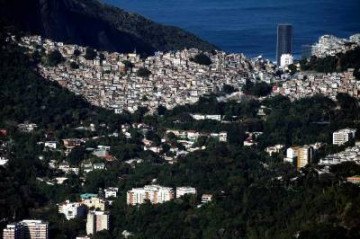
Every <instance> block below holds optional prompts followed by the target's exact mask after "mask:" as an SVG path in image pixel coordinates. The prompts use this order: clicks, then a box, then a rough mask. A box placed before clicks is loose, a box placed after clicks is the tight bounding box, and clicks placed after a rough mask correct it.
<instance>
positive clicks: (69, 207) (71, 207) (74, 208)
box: [59, 201, 86, 220]
mask: <svg viewBox="0 0 360 239" xmlns="http://www.w3.org/2000/svg"><path fill="white" fill-rule="evenodd" d="M59 213H62V214H64V215H65V218H66V219H67V220H71V219H74V218H78V217H83V216H85V213H86V207H85V205H83V204H82V203H78V202H75V203H71V202H69V201H66V202H65V203H64V204H61V205H59Z"/></svg>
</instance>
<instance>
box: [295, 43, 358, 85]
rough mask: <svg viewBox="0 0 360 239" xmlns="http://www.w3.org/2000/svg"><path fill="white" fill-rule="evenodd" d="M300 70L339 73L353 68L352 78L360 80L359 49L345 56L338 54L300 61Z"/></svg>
mask: <svg viewBox="0 0 360 239" xmlns="http://www.w3.org/2000/svg"><path fill="white" fill-rule="evenodd" d="M300 65H301V69H302V70H315V71H319V72H326V73H328V72H340V71H344V70H347V69H348V68H354V69H355V71H354V76H355V77H356V78H357V79H359V80H360V74H359V68H360V47H358V48H356V49H354V50H351V51H348V52H346V53H345V54H344V53H340V54H337V55H336V56H327V57H325V58H316V57H311V58H310V59H309V60H307V59H304V60H302V61H300Z"/></svg>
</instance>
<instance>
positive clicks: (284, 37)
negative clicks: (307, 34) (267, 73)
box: [276, 24, 293, 65]
mask: <svg viewBox="0 0 360 239" xmlns="http://www.w3.org/2000/svg"><path fill="white" fill-rule="evenodd" d="M292 31H293V29H292V25H290V24H279V25H278V28H277V45H276V62H277V64H278V65H280V60H281V56H282V55H283V54H292Z"/></svg>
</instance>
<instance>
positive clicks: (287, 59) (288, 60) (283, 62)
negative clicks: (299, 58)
mask: <svg viewBox="0 0 360 239" xmlns="http://www.w3.org/2000/svg"><path fill="white" fill-rule="evenodd" d="M293 63H294V57H293V56H292V55H291V54H282V55H281V57H280V68H285V67H287V66H288V65H291V64H293Z"/></svg>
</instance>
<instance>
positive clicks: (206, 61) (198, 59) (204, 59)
mask: <svg viewBox="0 0 360 239" xmlns="http://www.w3.org/2000/svg"><path fill="white" fill-rule="evenodd" d="M190 61H193V62H195V63H197V64H199V65H204V66H209V65H211V63H212V61H211V59H210V57H208V56H207V55H205V54H204V53H199V54H197V55H196V56H194V57H193V58H191V59H190Z"/></svg>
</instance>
